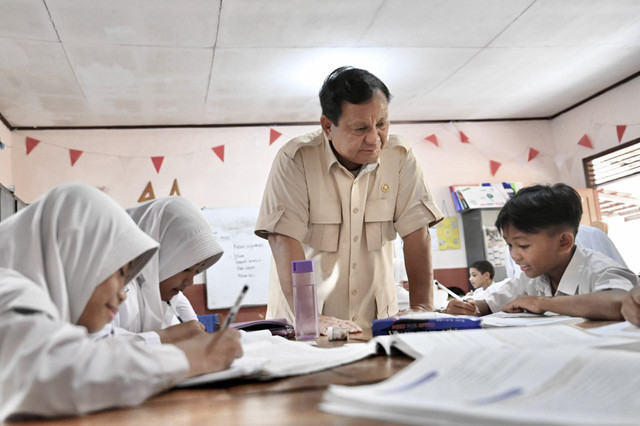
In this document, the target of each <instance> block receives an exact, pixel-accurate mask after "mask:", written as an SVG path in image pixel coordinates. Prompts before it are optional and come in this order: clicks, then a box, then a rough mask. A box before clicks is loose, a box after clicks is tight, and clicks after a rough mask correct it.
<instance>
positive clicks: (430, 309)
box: [410, 303, 433, 312]
mask: <svg viewBox="0 0 640 426" xmlns="http://www.w3.org/2000/svg"><path fill="white" fill-rule="evenodd" d="M410 309H411V310H412V311H424V312H433V306H429V305H427V304H426V303H416V304H412V305H410Z"/></svg>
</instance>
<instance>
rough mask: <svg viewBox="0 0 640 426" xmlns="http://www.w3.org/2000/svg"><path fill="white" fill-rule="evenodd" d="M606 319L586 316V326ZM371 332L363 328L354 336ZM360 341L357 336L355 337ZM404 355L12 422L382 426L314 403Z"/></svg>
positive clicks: (385, 369)
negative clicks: (127, 405)
mask: <svg viewBox="0 0 640 426" xmlns="http://www.w3.org/2000/svg"><path fill="white" fill-rule="evenodd" d="M605 324H608V323H606V322H594V321H588V322H585V323H582V324H580V326H583V327H585V328H588V327H593V326H600V325H605ZM356 336H358V337H360V336H362V337H363V338H365V340H366V337H370V332H369V335H368V336H367V333H366V332H365V333H362V335H356ZM358 340H359V339H358ZM352 341H353V340H352ZM343 343H344V342H328V341H327V339H326V337H322V338H320V339H319V342H318V344H319V346H322V347H331V346H339V345H341V344H343ZM411 361H412V360H411V358H409V357H406V356H404V355H393V356H375V357H369V358H366V359H363V360H360V361H357V362H354V363H351V364H347V365H343V366H340V367H336V368H333V369H330V370H325V371H319V372H317V373H312V374H307V375H302V376H294V377H287V378H283V379H277V380H272V381H268V382H256V381H241V380H236V381H232V382H227V383H226V384H225V385H223V386H215V385H212V386H209V387H202V388H191V389H172V390H170V391H168V392H164V393H162V394H160V395H157V396H155V397H153V398H150V399H149V400H147V401H146V402H145V403H143V404H142V405H140V406H139V407H135V408H130V409H112V410H107V411H103V412H99V413H94V414H90V415H86V416H81V417H72V418H63V419H54V420H48V421H43V420H38V421H34V422H32V421H24V422H15V423H14V422H12V424H15V425H21V426H23V425H32V424H46V425H47V426H54V425H56V426H57V425H65V426H68V425H89V424H90V425H96V424H104V425H110V426H115V425H121V424H180V425H205V424H220V425H228V424H278V425H301V424H302V425H316V424H322V425H364V424H366V425H383V424H387V423H385V422H380V421H378V422H376V421H373V420H371V419H361V418H356V417H344V416H339V415H333V414H330V413H326V412H324V411H320V410H319V409H318V408H317V407H318V404H319V403H320V401H321V400H322V394H323V392H324V390H325V389H326V388H327V387H328V386H329V385H331V384H340V385H363V384H369V383H376V382H379V381H382V380H384V379H387V378H389V377H391V376H392V375H393V374H394V373H396V372H398V371H400V370H401V369H403V368H404V367H406V366H407V365H409V364H410V363H411Z"/></svg>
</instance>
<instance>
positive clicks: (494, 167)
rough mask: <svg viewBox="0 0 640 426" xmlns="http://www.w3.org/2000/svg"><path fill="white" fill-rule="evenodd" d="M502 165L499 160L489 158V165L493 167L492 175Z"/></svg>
mask: <svg viewBox="0 0 640 426" xmlns="http://www.w3.org/2000/svg"><path fill="white" fill-rule="evenodd" d="M500 166H502V163H498V162H497V161H493V160H489V167H491V176H495V175H496V173H497V172H498V169H499V168H500Z"/></svg>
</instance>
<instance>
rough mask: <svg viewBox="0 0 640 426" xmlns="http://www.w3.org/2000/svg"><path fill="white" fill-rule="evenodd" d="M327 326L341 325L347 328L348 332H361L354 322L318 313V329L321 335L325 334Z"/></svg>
mask: <svg viewBox="0 0 640 426" xmlns="http://www.w3.org/2000/svg"><path fill="white" fill-rule="evenodd" d="M329 327H341V328H346V329H347V330H349V333H361V332H362V329H361V328H360V327H358V326H357V325H356V324H355V323H353V322H351V321H347V320H343V319H339V318H334V317H328V316H325V315H320V314H318V329H319V331H320V334H321V335H323V336H326V335H327V329H328V328H329Z"/></svg>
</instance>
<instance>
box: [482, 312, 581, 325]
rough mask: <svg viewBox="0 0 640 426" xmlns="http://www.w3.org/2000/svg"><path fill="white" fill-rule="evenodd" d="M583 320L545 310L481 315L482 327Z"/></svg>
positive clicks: (563, 322) (566, 322)
mask: <svg viewBox="0 0 640 426" xmlns="http://www.w3.org/2000/svg"><path fill="white" fill-rule="evenodd" d="M583 321H585V319H584V318H580V317H570V316H567V315H558V314H555V313H553V312H547V313H545V314H544V315H538V314H531V313H528V312H521V313H515V314H511V313H507V312H496V313H494V314H491V315H485V316H483V317H482V326H483V327H528V326H537V325H549V324H573V323H579V322H583Z"/></svg>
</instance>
